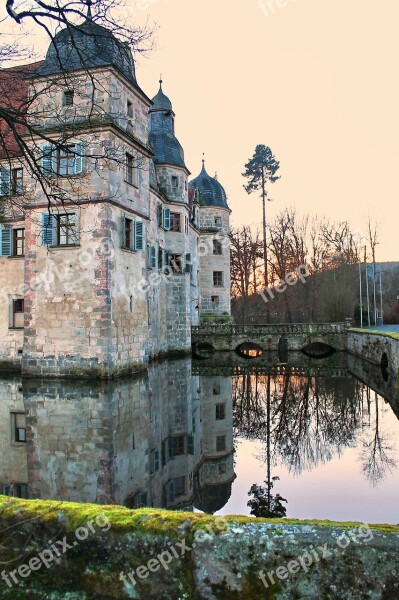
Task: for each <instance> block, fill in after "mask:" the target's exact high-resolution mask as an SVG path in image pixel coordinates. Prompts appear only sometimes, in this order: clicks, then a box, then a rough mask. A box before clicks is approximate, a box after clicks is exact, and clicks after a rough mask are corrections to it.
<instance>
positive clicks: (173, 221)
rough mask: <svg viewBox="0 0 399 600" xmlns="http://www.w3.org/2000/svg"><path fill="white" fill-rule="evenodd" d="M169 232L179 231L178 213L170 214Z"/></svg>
mask: <svg viewBox="0 0 399 600" xmlns="http://www.w3.org/2000/svg"><path fill="white" fill-rule="evenodd" d="M170 231H181V227H180V213H174V212H171V213H170Z"/></svg>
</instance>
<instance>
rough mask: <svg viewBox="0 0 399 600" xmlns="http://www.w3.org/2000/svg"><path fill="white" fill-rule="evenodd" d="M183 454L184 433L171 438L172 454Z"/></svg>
mask: <svg viewBox="0 0 399 600" xmlns="http://www.w3.org/2000/svg"><path fill="white" fill-rule="evenodd" d="M181 454H184V435H179V436H177V437H174V438H172V456H180V455H181Z"/></svg>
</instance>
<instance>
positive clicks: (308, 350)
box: [302, 341, 336, 358]
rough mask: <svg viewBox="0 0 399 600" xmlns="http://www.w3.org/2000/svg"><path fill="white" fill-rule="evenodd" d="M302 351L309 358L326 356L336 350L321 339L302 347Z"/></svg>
mask: <svg viewBox="0 0 399 600" xmlns="http://www.w3.org/2000/svg"><path fill="white" fill-rule="evenodd" d="M302 352H303V353H304V354H306V356H310V357H311V358H327V357H328V356H331V355H332V354H334V353H335V352H336V349H335V348H334V347H333V346H331V344H327V343H326V342H322V341H315V342H311V343H310V344H307V345H306V346H304V347H303V348H302Z"/></svg>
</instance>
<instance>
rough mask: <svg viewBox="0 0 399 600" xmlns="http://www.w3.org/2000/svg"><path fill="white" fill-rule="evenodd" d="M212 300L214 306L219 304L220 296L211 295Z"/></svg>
mask: <svg viewBox="0 0 399 600" xmlns="http://www.w3.org/2000/svg"><path fill="white" fill-rule="evenodd" d="M211 302H212V305H213V306H215V307H216V306H219V304H220V299H219V296H211Z"/></svg>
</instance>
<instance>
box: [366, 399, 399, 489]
mask: <svg viewBox="0 0 399 600" xmlns="http://www.w3.org/2000/svg"><path fill="white" fill-rule="evenodd" d="M366 396H367V400H368V405H369V406H370V409H371V410H370V420H371V412H372V409H373V407H374V415H373V416H374V427H373V428H370V429H369V430H367V431H366V434H365V436H364V438H363V439H362V444H363V449H362V453H361V456H360V460H361V462H362V469H363V473H364V474H365V475H366V477H367V480H368V481H369V482H370V483H371V484H372V485H373V486H376V485H378V483H379V482H380V481H382V480H383V479H384V478H385V477H386V475H388V474H390V473H392V472H393V471H394V470H395V469H396V468H397V461H396V460H395V459H394V458H392V454H396V448H395V445H391V444H390V437H391V436H389V435H388V434H386V435H382V434H381V423H380V412H382V411H383V408H382V404H381V407H380V406H379V401H380V398H379V396H378V395H377V394H375V396H374V403H373V402H372V401H371V398H370V388H367V389H366ZM381 403H382V399H381Z"/></svg>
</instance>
